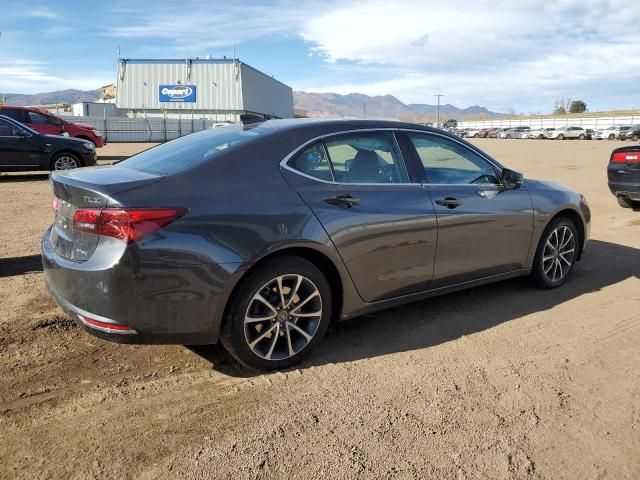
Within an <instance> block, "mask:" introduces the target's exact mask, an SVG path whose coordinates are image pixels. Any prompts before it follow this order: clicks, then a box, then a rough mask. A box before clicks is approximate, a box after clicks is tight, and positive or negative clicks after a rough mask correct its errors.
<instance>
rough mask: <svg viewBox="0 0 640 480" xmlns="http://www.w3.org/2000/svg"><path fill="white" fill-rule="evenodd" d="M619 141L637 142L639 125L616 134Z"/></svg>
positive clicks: (639, 134)
mask: <svg viewBox="0 0 640 480" xmlns="http://www.w3.org/2000/svg"><path fill="white" fill-rule="evenodd" d="M618 138H619V139H620V140H629V139H630V140H633V141H634V142H637V141H638V139H640V125H634V126H633V127H630V128H627V129H625V130H621V131H620V133H619V134H618Z"/></svg>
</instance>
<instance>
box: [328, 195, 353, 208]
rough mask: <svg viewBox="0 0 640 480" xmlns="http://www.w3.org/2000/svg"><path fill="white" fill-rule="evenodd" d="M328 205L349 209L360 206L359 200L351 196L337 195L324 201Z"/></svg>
mask: <svg viewBox="0 0 640 480" xmlns="http://www.w3.org/2000/svg"><path fill="white" fill-rule="evenodd" d="M324 201H325V202H327V203H328V204H329V205H338V206H339V207H344V208H351V207H353V206H354V205H360V199H359V198H353V197H352V196H351V195H337V196H335V197H329V198H325V199H324Z"/></svg>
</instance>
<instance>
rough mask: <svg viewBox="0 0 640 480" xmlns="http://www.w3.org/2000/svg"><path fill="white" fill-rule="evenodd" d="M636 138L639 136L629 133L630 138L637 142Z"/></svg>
mask: <svg viewBox="0 0 640 480" xmlns="http://www.w3.org/2000/svg"><path fill="white" fill-rule="evenodd" d="M638 138H640V137H639V136H638V135H637V134H634V135H631V140H633V141H634V142H637V141H638Z"/></svg>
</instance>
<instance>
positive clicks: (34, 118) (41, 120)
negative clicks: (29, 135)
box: [29, 112, 47, 125]
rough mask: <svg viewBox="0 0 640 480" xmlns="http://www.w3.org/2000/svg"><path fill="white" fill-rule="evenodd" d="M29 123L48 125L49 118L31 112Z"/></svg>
mask: <svg viewBox="0 0 640 480" xmlns="http://www.w3.org/2000/svg"><path fill="white" fill-rule="evenodd" d="M29 123H30V124H32V125H46V124H47V117H45V116H44V115H42V114H40V113H35V112H29Z"/></svg>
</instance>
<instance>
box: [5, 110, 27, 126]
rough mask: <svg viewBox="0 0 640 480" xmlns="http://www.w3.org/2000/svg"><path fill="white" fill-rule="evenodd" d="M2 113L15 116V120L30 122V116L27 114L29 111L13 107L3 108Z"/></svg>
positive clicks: (11, 116) (10, 116)
mask: <svg viewBox="0 0 640 480" xmlns="http://www.w3.org/2000/svg"><path fill="white" fill-rule="evenodd" d="M0 115H4V116H5V117H9V118H13V119H14V120H16V121H18V122H21V123H28V122H29V117H28V116H27V112H26V111H25V110H16V109H13V108H2V109H0Z"/></svg>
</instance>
